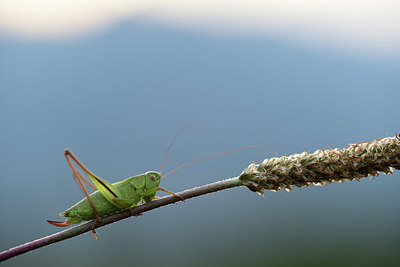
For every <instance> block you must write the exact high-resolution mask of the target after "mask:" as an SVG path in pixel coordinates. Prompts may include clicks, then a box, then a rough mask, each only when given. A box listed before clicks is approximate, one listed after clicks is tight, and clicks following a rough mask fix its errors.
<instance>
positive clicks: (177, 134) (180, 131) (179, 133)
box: [160, 127, 185, 176]
mask: <svg viewBox="0 0 400 267" xmlns="http://www.w3.org/2000/svg"><path fill="white" fill-rule="evenodd" d="M184 128H185V127H181V128H180V129H179V131H178V132H177V133H176V134H175V136H174V138H172V140H171V142H170V143H169V145H168V148H167V151H165V155H164V158H163V161H162V165H161V170H160V176H161V174H162V171H163V169H164V164H165V160H166V159H167V156H168V153H169V151H170V150H171V147H172V145H173V144H174V143H175V141H176V139H177V138H178V137H179V136H180V135H181V133H182V132H183V129H184Z"/></svg>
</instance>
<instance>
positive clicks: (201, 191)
mask: <svg viewBox="0 0 400 267" xmlns="http://www.w3.org/2000/svg"><path fill="white" fill-rule="evenodd" d="M393 168H394V169H397V170H400V133H399V134H397V135H396V136H394V137H385V138H379V139H376V140H373V141H371V142H360V143H357V144H351V145H350V146H349V147H348V148H345V149H326V150H323V151H322V150H317V151H315V152H314V153H307V152H303V153H301V154H294V155H291V156H288V157H286V156H283V157H280V158H271V159H265V160H264V161H263V162H262V163H261V164H258V165H257V164H255V163H252V164H250V165H249V167H247V168H246V169H245V170H244V171H243V172H242V174H241V175H240V176H239V177H234V178H230V179H226V180H223V181H219V182H215V183H212V184H208V185H203V186H200V187H195V188H192V189H189V190H185V191H182V192H179V193H176V194H177V195H179V196H181V197H182V198H183V199H189V198H192V197H197V196H201V195H205V194H208V193H212V192H217V191H220V190H224V189H228V188H232V187H238V186H247V187H248V188H249V189H250V190H251V191H254V192H257V193H259V194H263V193H264V191H265V190H272V191H276V190H280V189H285V190H287V191H290V190H292V188H293V187H307V186H311V185H325V184H329V183H332V182H344V181H346V180H350V181H351V180H359V179H360V178H362V177H367V176H378V175H379V174H380V173H385V174H390V173H393ZM179 200H181V199H180V198H178V197H176V196H173V195H169V196H165V197H162V198H160V199H157V200H154V201H151V202H149V203H146V204H144V205H141V206H136V207H134V208H132V209H130V210H125V211H122V212H119V213H116V214H113V215H110V216H107V217H104V218H102V219H101V222H100V223H98V222H95V221H90V222H86V223H83V224H81V225H78V226H75V227H71V228H69V229H67V230H64V231H61V232H58V233H55V234H53V235H49V236H46V237H43V238H40V239H37V240H34V241H31V242H29V243H26V244H24V245H21V246H18V247H14V248H11V249H9V250H6V251H3V252H1V253H0V261H4V260H6V259H9V258H12V257H15V256H17V255H20V254H23V253H25V252H28V251H32V250H34V249H37V248H40V247H43V246H47V245H50V244H53V243H56V242H59V241H62V240H65V239H68V238H71V237H74V236H77V235H80V234H83V233H86V232H88V231H91V230H93V229H95V228H100V227H102V226H105V225H107V224H111V223H114V222H116V221H119V220H122V219H125V218H128V217H131V216H139V215H141V214H142V213H143V212H146V211H149V210H152V209H156V208H159V207H162V206H165V205H169V204H172V203H175V202H177V201H179Z"/></svg>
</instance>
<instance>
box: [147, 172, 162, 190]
mask: <svg viewBox="0 0 400 267" xmlns="http://www.w3.org/2000/svg"><path fill="white" fill-rule="evenodd" d="M160 181H161V175H160V173H159V172H155V171H151V172H146V187H147V190H149V189H153V188H157V187H158V186H159V185H160Z"/></svg>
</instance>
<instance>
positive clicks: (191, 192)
mask: <svg viewBox="0 0 400 267" xmlns="http://www.w3.org/2000/svg"><path fill="white" fill-rule="evenodd" d="M237 186H243V182H242V181H240V180H239V179H238V177H235V178H230V179H226V180H223V181H218V182H215V183H211V184H207V185H203V186H199V187H195V188H192V189H188V190H185V191H182V192H179V193H176V194H177V195H179V196H181V197H182V198H183V199H189V198H193V197H197V196H201V195H205V194H208V193H212V192H217V191H220V190H224V189H228V188H232V187H237ZM179 200H180V199H179V198H177V197H175V196H173V195H168V196H165V197H162V198H159V199H157V200H154V201H151V202H148V203H146V204H143V205H140V206H136V207H133V208H132V209H131V210H125V211H122V212H119V213H116V214H112V215H110V216H107V217H104V218H102V219H101V223H96V222H95V221H90V222H86V223H83V224H80V225H78V226H74V227H71V228H69V229H67V230H64V231H60V232H58V233H55V234H52V235H49V236H45V237H42V238H39V239H36V240H34V241H31V242H28V243H26V244H23V245H20V246H17V247H14V248H11V249H9V250H6V251H3V252H1V253H0V262H1V261H4V260H7V259H9V258H12V257H15V256H18V255H20V254H23V253H25V252H28V251H32V250H34V249H37V248H40V247H44V246H47V245H50V244H53V243H56V242H60V241H63V240H65V239H69V238H72V237H74V236H78V235H81V234H83V233H86V232H89V231H91V230H92V229H94V228H100V227H103V226H105V225H107V224H111V223H114V222H117V221H119V220H123V219H126V218H129V217H131V216H138V215H141V214H142V213H144V212H146V211H149V210H152V209H156V208H159V207H162V206H166V205H169V204H173V203H176V202H177V201H179Z"/></svg>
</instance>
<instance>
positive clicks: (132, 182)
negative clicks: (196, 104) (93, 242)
mask: <svg viewBox="0 0 400 267" xmlns="http://www.w3.org/2000/svg"><path fill="white" fill-rule="evenodd" d="M64 156H65V158H66V159H67V162H68V164H69V166H70V167H71V169H72V171H73V174H74V178H75V180H76V181H77V183H78V185H79V187H80V188H81V189H82V191H83V193H84V194H85V196H86V198H84V199H82V200H81V201H79V202H78V203H76V204H75V205H73V206H72V207H70V208H69V209H67V210H66V211H64V212H63V213H61V214H60V215H61V216H64V217H67V219H66V220H65V221H64V222H55V221H50V220H47V222H48V223H50V224H52V225H54V226H59V227H65V226H69V225H71V224H77V223H80V222H82V221H89V220H93V219H96V221H98V222H100V221H101V218H102V217H106V216H107V215H111V214H113V213H116V212H119V211H122V210H126V209H129V208H132V207H134V206H136V205H138V204H139V202H140V201H142V202H146V203H147V202H149V201H151V200H153V199H154V198H155V195H156V192H157V191H159V190H161V191H164V192H167V193H169V194H171V195H174V196H176V197H178V198H180V199H181V200H183V198H182V197H180V196H178V195H176V194H174V193H172V192H170V191H168V190H166V189H164V188H162V187H160V186H159V185H160V182H161V180H162V178H161V174H160V173H159V172H156V171H149V172H146V173H143V174H140V175H137V176H133V177H130V178H127V179H125V180H123V181H120V182H116V183H113V184H111V183H109V182H107V181H106V180H104V179H102V178H100V177H98V176H97V175H95V174H94V173H93V172H91V171H90V170H89V169H88V168H86V167H85V166H84V165H83V164H82V163H81V162H80V161H79V160H78V159H77V157H76V156H75V155H74V154H73V153H72V152H71V151H70V150H69V149H66V150H65V152H64ZM165 156H166V155H165ZM70 158H71V159H72V160H73V161H75V163H76V164H77V165H78V166H79V167H80V168H81V169H82V170H83V171H84V172H85V173H86V174H87V175H88V176H89V178H90V179H91V180H92V182H93V183H94V185H93V184H92V183H90V182H89V181H88V180H87V179H86V178H85V177H84V176H83V175H81V174H80V173H79V172H78V171H77V170H76V169H75V167H74V165H73V164H72V162H71V160H70ZM164 161H165V158H164ZM164 161H163V165H164ZM83 182H85V183H86V184H87V185H88V186H89V187H91V188H92V189H93V190H97V191H95V192H93V193H92V194H90V195H89V193H88V191H87V190H86V188H85V186H84V184H83ZM94 233H95V232H94V230H93V234H94Z"/></svg>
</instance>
